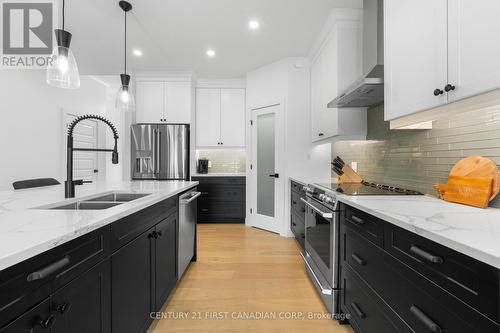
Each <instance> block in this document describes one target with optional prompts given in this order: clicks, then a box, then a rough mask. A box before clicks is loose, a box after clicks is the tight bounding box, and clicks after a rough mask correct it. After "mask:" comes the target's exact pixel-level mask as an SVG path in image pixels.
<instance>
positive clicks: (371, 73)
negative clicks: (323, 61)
mask: <svg viewBox="0 0 500 333" xmlns="http://www.w3.org/2000/svg"><path fill="white" fill-rule="evenodd" d="M383 36H384V30H383V1H382V0H364V1H363V73H365V74H364V75H363V76H362V77H360V78H359V79H358V80H356V81H355V82H354V83H352V84H351V85H350V86H349V87H348V88H347V89H345V90H344V91H343V92H342V93H341V94H339V96H337V97H336V98H335V99H334V100H332V101H331V102H330V103H328V107H329V108H354V107H369V106H372V105H376V104H379V103H382V102H383V101H384V65H383V64H384V37H383Z"/></svg>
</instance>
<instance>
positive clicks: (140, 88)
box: [135, 81, 165, 123]
mask: <svg viewBox="0 0 500 333" xmlns="http://www.w3.org/2000/svg"><path fill="white" fill-rule="evenodd" d="M135 99H136V115H135V116H136V121H137V122H138V123H155V122H160V121H161V119H163V109H164V102H165V99H164V98H163V82H141V81H139V82H137V84H136V89H135Z"/></svg>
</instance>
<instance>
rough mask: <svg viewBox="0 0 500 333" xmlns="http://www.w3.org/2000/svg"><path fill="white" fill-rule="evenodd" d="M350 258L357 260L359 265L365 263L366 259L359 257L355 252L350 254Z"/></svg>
mask: <svg viewBox="0 0 500 333" xmlns="http://www.w3.org/2000/svg"><path fill="white" fill-rule="evenodd" d="M351 258H352V259H354V261H355V262H357V263H358V264H359V265H361V266H364V265H366V261H364V260H363V259H361V258H360V257H359V256H358V255H357V254H356V253H353V254H351Z"/></svg>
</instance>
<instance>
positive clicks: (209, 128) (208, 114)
mask: <svg viewBox="0 0 500 333" xmlns="http://www.w3.org/2000/svg"><path fill="white" fill-rule="evenodd" d="M196 146H198V147H245V89H219V88H198V89H197V90H196Z"/></svg>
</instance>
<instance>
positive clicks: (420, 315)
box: [410, 305, 441, 333]
mask: <svg viewBox="0 0 500 333" xmlns="http://www.w3.org/2000/svg"><path fill="white" fill-rule="evenodd" d="M410 312H411V313H412V314H413V315H414V316H415V317H416V318H417V319H418V320H419V321H420V322H421V323H422V324H424V325H425V326H426V327H427V328H428V329H429V331H431V332H438V333H439V332H441V327H439V325H438V324H436V323H435V322H434V321H433V320H432V319H431V318H429V316H427V315H426V314H425V313H424V312H423V311H422V310H420V309H419V308H418V307H417V306H416V305H412V306H411V307H410Z"/></svg>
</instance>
